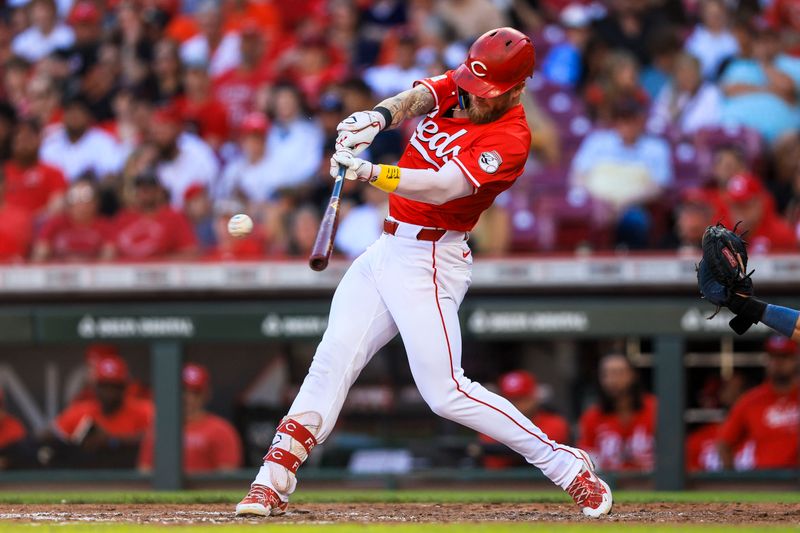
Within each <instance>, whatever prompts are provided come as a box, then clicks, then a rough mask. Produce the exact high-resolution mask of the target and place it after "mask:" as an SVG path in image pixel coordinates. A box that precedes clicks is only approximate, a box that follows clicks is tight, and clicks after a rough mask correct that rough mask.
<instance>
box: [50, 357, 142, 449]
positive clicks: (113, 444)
mask: <svg viewBox="0 0 800 533" xmlns="http://www.w3.org/2000/svg"><path fill="white" fill-rule="evenodd" d="M92 370H93V373H94V375H93V376H92V381H93V382H94V384H95V385H94V387H95V397H94V398H90V399H87V400H83V401H79V402H76V403H73V404H72V405H70V406H69V407H68V408H67V409H66V410H64V411H63V412H62V413H61V414H60V415H58V417H57V418H56V420H55V422H54V427H55V430H56V433H57V434H58V435H59V436H60V437H61V438H62V439H63V440H64V441H67V442H71V443H73V444H76V445H78V446H80V447H81V448H82V449H84V450H85V451H88V452H92V451H93V452H101V451H111V450H116V449H119V448H122V447H126V448H131V447H133V448H136V447H138V445H139V442H140V441H141V439H142V437H143V435H144V434H145V432H146V431H147V430H149V429H150V426H151V424H152V420H153V405H152V403H150V402H149V401H146V400H140V399H138V398H134V397H132V396H130V395H128V394H127V393H126V391H127V387H128V382H129V375H128V366H127V364H125V361H124V360H123V359H122V358H121V357H119V356H116V355H104V356H103V357H102V358H101V359H99V360H98V362H97V364H96V365H94V366H93V367H92Z"/></svg>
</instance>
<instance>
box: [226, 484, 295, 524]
mask: <svg viewBox="0 0 800 533" xmlns="http://www.w3.org/2000/svg"><path fill="white" fill-rule="evenodd" d="M288 506H289V502H284V501H281V499H280V497H279V496H278V493H277V492H275V491H274V490H272V489H271V488H269V487H267V486H265V485H256V484H253V485H250V492H248V493H247V496H245V497H244V498H243V499H242V501H240V502H239V503H238V504H237V505H236V516H270V515H272V516H277V515H282V514H283V513H285V512H286V508H287V507H288Z"/></svg>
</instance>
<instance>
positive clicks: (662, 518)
mask: <svg viewBox="0 0 800 533" xmlns="http://www.w3.org/2000/svg"><path fill="white" fill-rule="evenodd" d="M584 520H588V519H586V518H584V517H583V516H581V515H580V513H578V512H577V510H576V508H575V507H574V506H572V505H567V504H563V505H560V504H489V503H487V504H474V503H473V504H453V503H449V504H435V503H391V504H376V503H354V504H342V503H330V504H324V503H309V504H298V505H296V506H290V507H289V512H288V513H286V514H285V515H284V516H281V517H271V518H263V519H256V518H248V519H242V518H236V517H235V516H233V505H224V504H210V505H204V504H191V505H166V504H142V505H115V504H104V505H97V504H71V505H67V504H63V505H0V522H2V521H13V522H18V523H19V522H23V523H50V524H54V523H55V524H62V523H69V522H84V523H85V522H126V523H137V524H184V525H192V524H230V523H248V522H253V523H256V522H264V521H269V522H276V523H277V522H304V523H331V522H386V523H393V522H395V523H396V522H496V521H505V522H516V521H525V522H567V521H584ZM607 520H610V521H615V522H634V523H635V522H639V523H652V522H660V523H717V524H783V525H787V524H797V523H800V504H764V503H753V504H745V503H743V504H731V503H655V504H653V503H650V504H621V505H615V506H614V513H613V514H612V515H611V516H610V517H608V518H607Z"/></svg>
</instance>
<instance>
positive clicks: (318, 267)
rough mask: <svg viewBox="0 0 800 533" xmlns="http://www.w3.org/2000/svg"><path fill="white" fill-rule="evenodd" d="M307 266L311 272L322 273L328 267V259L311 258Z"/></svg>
mask: <svg viewBox="0 0 800 533" xmlns="http://www.w3.org/2000/svg"><path fill="white" fill-rule="evenodd" d="M308 266H310V267H311V270H314V271H316V272H322V271H323V270H325V269H326V268H327V267H328V258H327V257H312V258H311V259H309V260H308Z"/></svg>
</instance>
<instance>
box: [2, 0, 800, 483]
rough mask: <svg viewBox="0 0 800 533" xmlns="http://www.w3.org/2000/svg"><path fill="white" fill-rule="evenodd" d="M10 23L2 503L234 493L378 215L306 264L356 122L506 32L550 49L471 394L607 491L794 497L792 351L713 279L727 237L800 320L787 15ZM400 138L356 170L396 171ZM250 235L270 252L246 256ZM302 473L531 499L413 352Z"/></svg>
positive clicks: (81, 3) (609, 13)
mask: <svg viewBox="0 0 800 533" xmlns="http://www.w3.org/2000/svg"><path fill="white" fill-rule="evenodd" d="M0 9H1V11H0V12H2V15H3V16H2V20H0V61H1V62H2V64H3V78H2V86H1V87H0V159H2V167H1V168H2V174H1V177H0V261H2V264H0V302H1V303H0V354H2V355H1V356H0V390H1V391H2V394H0V485H2V486H3V487H4V488H6V487H7V488H12V489H13V488H14V487H19V486H23V485H25V486H29V485H30V484H36V483H39V482H46V483H52V482H72V481H93V482H97V481H103V480H105V481H109V482H131V483H134V482H136V483H139V484H152V486H154V487H156V488H159V489H175V488H180V487H186V486H188V487H195V486H203V485H209V484H215V483H221V482H231V483H238V485H237V486H241V487H242V488H244V487H245V486H246V483H247V482H249V481H250V480H251V478H252V475H253V473H254V472H255V468H256V467H257V465H258V464H260V462H261V457H262V455H263V453H264V452H265V450H266V449H267V447H268V444H269V442H270V440H271V438H272V433H273V431H274V428H275V426H276V424H277V421H278V420H279V418H280V417H281V416H282V415H283V414H285V412H286V409H287V408H288V405H289V403H290V401H291V399H292V397H293V394H294V391H295V390H296V389H297V387H298V386H299V383H300V381H301V380H302V378H303V376H304V374H305V371H306V369H307V367H308V365H309V362H310V360H311V357H312V356H313V352H314V346H315V343H316V341H317V340H318V339H319V338H320V336H321V334H322V332H323V331H324V328H325V324H326V314H327V310H328V305H329V299H330V296H331V294H332V291H333V289H334V287H335V286H336V283H337V281H338V279H339V277H340V276H341V275H342V273H343V272H344V269H346V267H347V265H348V263H349V259H350V258H352V257H354V256H356V255H357V254H358V253H360V252H361V251H362V250H363V249H364V248H365V247H366V246H367V245H368V244H369V243H370V242H371V241H372V240H374V239H375V238H376V237H377V236H378V235H379V234H380V231H381V229H380V228H381V225H380V223H381V221H382V219H383V217H384V216H385V212H386V203H385V197H384V196H383V194H382V193H376V191H375V190H372V189H370V188H359V187H350V188H349V189H347V190H346V194H345V195H346V197H347V200H346V205H345V206H344V207H343V218H342V221H341V225H340V228H339V236H338V239H337V247H336V252H335V253H336V256H337V258H336V260H335V261H334V262H333V263H332V265H331V267H329V269H328V270H327V271H325V272H323V273H314V272H312V271H310V270H309V269H308V268H307V266H306V263H305V260H306V257H307V255H308V252H309V249H310V247H311V245H312V243H313V239H314V236H315V232H316V229H317V226H318V222H319V217H320V213H321V208H322V206H323V205H324V203H325V200H326V198H327V195H328V193H329V188H330V179H329V177H328V176H327V171H328V162H327V160H328V157H329V154H330V153H331V148H332V144H333V139H334V138H335V127H336V124H337V123H338V122H339V120H341V118H343V117H344V116H346V115H347V114H349V113H351V112H353V111H356V110H360V109H367V108H371V107H372V106H373V105H375V103H376V102H377V101H379V100H381V99H382V98H384V97H386V96H387V95H391V94H393V93H396V92H399V91H401V90H404V89H405V88H407V87H409V86H410V84H411V83H412V82H413V81H414V80H415V79H419V78H422V77H426V76H429V75H436V74H440V73H442V72H444V71H445V70H447V69H449V68H453V67H455V66H457V65H458V64H459V63H460V62H461V61H462V60H463V58H464V57H465V54H466V50H467V48H468V47H469V44H470V43H471V41H472V39H474V38H475V37H476V36H477V35H479V34H481V33H483V32H484V31H486V30H488V29H491V28H493V27H497V26H502V25H513V26H514V27H516V28H518V29H520V30H522V31H525V32H526V33H528V34H529V35H530V36H531V37H532V38H533V40H534V44H535V46H536V48H537V58H538V66H537V70H536V75H535V76H534V78H533V79H531V80H530V83H529V91H528V92H527V93H526V95H525V106H526V109H527V111H528V117H529V122H530V124H531V128H532V130H533V132H534V137H533V144H532V146H531V156H530V161H529V164H528V165H527V167H526V172H525V174H524V175H523V176H522V177H521V178H520V179H519V180H518V182H517V184H516V185H515V186H514V187H513V188H512V189H511V190H510V191H508V192H507V193H505V194H504V195H502V196H501V197H499V198H498V201H497V202H496V204H495V205H494V206H493V207H492V208H491V209H490V210H489V211H488V212H487V213H486V214H485V215H484V217H483V219H482V221H481V224H480V226H479V227H478V228H476V231H475V232H474V235H473V238H472V239H471V245H473V247H474V250H475V255H476V256H477V258H478V259H477V260H476V262H475V270H474V276H473V286H472V289H471V292H470V294H469V295H468V297H467V299H466V300H465V302H464V305H463V306H462V328H463V334H464V337H465V339H466V341H467V342H466V343H465V346H464V352H465V356H464V367H465V370H466V373H467V375H468V376H470V377H471V378H473V379H475V380H479V381H481V382H483V383H486V384H491V386H493V387H495V388H496V389H497V390H500V391H502V392H503V393H504V394H506V395H508V396H511V397H513V398H514V401H515V402H516V403H517V404H518V405H519V406H520V407H521V408H522V409H523V410H524V411H525V412H526V413H527V414H529V415H530V416H532V417H533V420H534V421H535V422H537V423H539V424H541V425H542V426H543V427H545V428H548V429H547V430H548V432H552V433H553V436H555V434H556V433H559V434H560V435H561V437H559V438H563V440H565V441H567V442H571V443H577V444H579V445H581V446H582V447H585V448H587V449H589V450H591V451H592V453H593V454H594V455H595V456H596V457H597V458H599V460H600V465H601V468H602V470H604V471H605V472H608V474H609V478H610V479H611V480H612V482H613V483H614V484H616V485H617V486H623V487H624V486H627V485H630V486H641V485H644V486H652V487H655V488H659V489H671V490H680V489H684V488H687V487H695V486H700V485H705V486H709V485H710V484H711V485H713V486H720V485H721V486H730V487H732V486H737V487H741V486H742V484H748V485H749V484H752V485H754V486H756V485H757V486H764V485H766V486H769V487H773V488H784V487H786V486H789V487H796V483H797V481H798V479H800V469H799V466H798V458H800V449H799V448H798V432H799V431H800V407H798V400H799V398H798V389H797V379H798V377H797V358H798V357H799V355H798V350H797V347H796V346H794V345H793V344H791V343H786V342H779V341H775V340H773V341H771V342H770V343H767V344H765V341H766V339H767V334H768V333H769V332H768V331H767V330H766V329H765V328H760V327H756V328H753V330H751V332H750V333H748V334H747V335H746V336H744V337H734V335H733V333H732V332H731V331H730V330H729V329H728V327H727V319H729V318H730V316H729V315H726V314H725V313H721V314H720V315H718V316H717V317H715V318H714V319H713V320H706V317H707V316H708V315H710V314H711V313H712V312H713V309H712V308H711V306H710V305H708V304H706V303H704V302H702V301H701V300H699V298H698V297H697V290H696V288H695V285H694V263H695V261H696V260H697V258H698V244H699V239H700V235H701V234H702V231H703V229H704V228H705V226H706V225H707V224H710V223H714V222H716V221H718V220H720V221H724V222H728V223H730V222H731V221H736V220H743V221H744V225H745V227H746V228H747V229H748V230H749V231H750V237H749V240H750V243H751V250H752V254H753V258H752V264H753V266H754V267H755V268H756V281H757V287H758V289H759V292H760V293H761V294H766V295H769V296H770V298H773V299H774V300H775V301H776V303H781V304H785V305H792V306H794V307H800V298H798V297H797V296H798V294H800V292H798V291H800V285H799V284H798V275H797V274H798V272H800V255H798V254H797V236H798V228H800V226H798V222H799V221H800V209H799V208H798V205H800V204H799V202H800V109H799V108H798V99H797V96H798V89H800V59H799V58H798V57H797V54H798V53H799V52H800V4H798V3H797V2H795V1H793V0H763V1H760V2H757V1H755V0H753V1H751V0H741V1H738V2H737V1H736V0H731V1H723V0H701V1H693V0H684V1H673V0H607V1H597V2H589V1H584V0H581V1H576V2H570V1H567V0H493V1H492V0H449V1H445V0H440V1H436V0H412V1H408V2H403V1H394V0H360V1H359V0H351V1H347V0H341V1H336V0H331V1H322V0H296V1H291V2H289V1H284V2H277V1H271V0H221V1H220V2H214V1H200V0H183V1H180V0H138V1H136V0H105V1H103V0H55V1H54V0H10V1H8V2H5V3H4V4H3V7H2V8H0ZM413 128H414V124H407V125H405V126H404V127H403V128H401V129H400V130H396V131H390V132H385V133H382V134H381V135H380V136H379V137H378V139H377V140H376V142H375V143H374V144H373V146H372V147H370V150H369V153H368V154H367V156H366V157H368V158H370V159H371V160H373V161H395V160H396V159H397V158H398V157H399V155H400V154H401V153H402V150H403V149H404V143H405V141H406V140H407V139H408V137H409V136H410V135H411V133H412V132H413ZM238 212H246V213H249V214H250V215H251V216H252V217H253V218H254V219H255V221H256V227H257V228H256V231H255V232H254V233H253V235H252V236H251V237H248V238H246V239H241V240H234V239H232V238H231V237H229V236H228V235H227V234H226V232H225V225H226V222H227V219H228V217H230V215H232V214H234V213H238ZM186 365H188V366H186ZM742 398H744V400H742ZM182 420H183V423H182V422H181V421H182ZM184 431H185V433H186V434H185V435H183V434H182V433H183V432H184ZM184 437H185V440H184V441H183V442H184V445H182V444H181V442H182V439H183V438H184ZM182 457H183V459H182ZM182 462H185V465H186V470H185V472H182V471H181V468H180V465H181V464H182ZM301 478H303V479H308V480H318V481H320V482H324V481H329V480H342V479H345V480H351V481H352V482H353V483H358V482H359V481H360V480H372V481H378V482H380V483H382V484H384V485H386V486H389V487H394V486H398V485H403V484H414V483H429V484H430V483H440V482H444V483H452V482H457V481H461V480H476V481H477V480H483V481H490V480H494V481H497V480H504V481H506V482H508V483H517V482H524V483H528V482H530V481H531V480H544V478H541V477H540V476H539V474H538V472H535V471H533V469H531V468H529V467H525V466H524V465H522V464H520V463H519V462H517V460H516V459H515V458H514V457H513V455H510V454H509V452H507V450H504V449H503V448H502V447H499V446H497V445H496V444H494V443H492V442H489V441H488V440H487V439H485V438H482V437H481V436H479V435H475V434H474V433H471V432H470V431H468V430H466V429H464V428H461V427H458V426H455V425H453V424H451V423H449V422H447V421H444V420H441V419H438V418H436V417H435V416H434V415H433V414H432V413H431V412H430V410H429V409H428V408H427V406H426V405H425V404H424V402H423V401H422V399H421V397H420V396H419V394H418V393H417V392H416V389H415V387H414V384H413V381H412V379H411V376H410V373H409V370H408V366H407V363H406V362H405V357H404V351H403V347H402V344H401V343H400V342H399V340H396V341H394V342H393V343H391V344H390V345H388V346H387V347H386V348H385V349H384V350H382V351H381V352H380V353H379V355H378V356H377V357H375V358H374V360H373V361H372V363H370V365H369V366H368V367H367V368H366V369H365V371H364V373H363V375H362V377H361V379H360V380H359V381H358V383H357V385H356V386H355V387H354V388H353V390H352V392H351V394H350V396H349V399H348V402H347V404H346V406H345V409H344V412H343V415H342V418H341V420H340V422H339V424H338V426H337V429H336V430H335V432H334V434H333V436H332V437H331V438H330V439H329V440H328V441H327V442H326V443H325V444H324V446H322V447H320V449H319V452H316V453H315V454H314V455H313V456H312V457H311V460H310V462H309V464H307V465H306V466H305V467H304V469H303V471H302V473H301Z"/></svg>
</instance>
